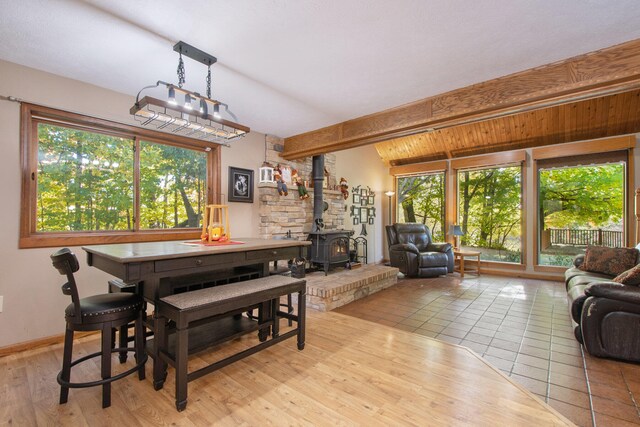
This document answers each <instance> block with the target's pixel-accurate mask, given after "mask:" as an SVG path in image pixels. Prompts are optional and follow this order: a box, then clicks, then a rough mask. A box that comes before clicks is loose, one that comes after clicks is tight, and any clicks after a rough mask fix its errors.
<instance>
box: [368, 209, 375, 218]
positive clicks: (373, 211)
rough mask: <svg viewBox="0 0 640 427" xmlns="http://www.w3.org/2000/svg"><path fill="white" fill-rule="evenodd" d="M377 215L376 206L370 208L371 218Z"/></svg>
mask: <svg viewBox="0 0 640 427" xmlns="http://www.w3.org/2000/svg"><path fill="white" fill-rule="evenodd" d="M375 217H376V208H369V218H375Z"/></svg>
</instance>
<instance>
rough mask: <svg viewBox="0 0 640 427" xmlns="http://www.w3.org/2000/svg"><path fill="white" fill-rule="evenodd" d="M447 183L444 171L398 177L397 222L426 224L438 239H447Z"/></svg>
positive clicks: (434, 237) (435, 238)
mask: <svg viewBox="0 0 640 427" xmlns="http://www.w3.org/2000/svg"><path fill="white" fill-rule="evenodd" d="M444 183H445V174H444V172H439V173H431V174H426V175H419V176H406V177H399V178H397V185H396V188H397V192H398V197H397V200H398V210H397V212H398V218H397V220H398V222H419V223H422V224H425V225H427V227H429V228H430V229H431V234H432V236H433V239H434V240H435V241H437V242H442V241H444V240H445V237H446V236H445V229H444V227H445V198H444V190H445V186H444Z"/></svg>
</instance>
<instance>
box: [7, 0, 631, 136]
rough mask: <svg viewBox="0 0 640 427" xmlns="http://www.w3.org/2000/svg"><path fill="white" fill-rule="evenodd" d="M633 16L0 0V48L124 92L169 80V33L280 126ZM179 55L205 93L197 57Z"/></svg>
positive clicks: (567, 53) (501, 4) (609, 30)
mask: <svg viewBox="0 0 640 427" xmlns="http://www.w3.org/2000/svg"><path fill="white" fill-rule="evenodd" d="M638 22H640V2H639V1H638V0H485V1H477V0H288V1H287V0H190V1H176V0H173V1H170V0H136V1H132V0H85V1H82V0H0V58H1V59H4V60H7V61H11V62H15V63H18V64H23V65H26V66H29V67H33V68H37V69H41V70H44V71H48V72H51V73H54V74H58V75H62V76H66V77H70V78H73V79H77V80H81V81H84V82H88V83H92V84H95V85H98V86H101V87H105V88H108V89H112V90H115V91H118V92H121V93H125V94H128V95H131V96H135V94H136V93H137V92H138V90H140V89H141V88H142V87H143V86H146V85H149V84H153V83H155V81H156V80H165V81H169V82H174V83H177V77H176V67H177V62H178V56H177V54H176V53H174V52H173V48H172V46H173V44H174V43H175V42H177V41H179V40H183V41H185V42H187V43H189V44H191V45H193V46H195V47H197V48H199V49H201V50H204V51H205V52H209V53H211V54H212V55H214V56H216V57H217V58H218V63H217V64H216V65H214V66H213V68H212V70H213V97H214V98H216V99H219V100H221V101H223V102H226V103H227V104H229V106H230V107H231V110H232V111H233V112H234V113H235V114H236V115H237V116H238V120H239V122H240V123H242V124H245V125H247V126H250V127H251V128H252V129H253V130H256V131H259V132H264V133H269V134H275V135H278V136H281V137H287V136H291V135H295V134H298V133H301V132H305V131H309V130H314V129H317V128H320V127H323V126H327V125H330V124H334V123H338V122H342V121H344V120H348V119H351V118H355V117H359V116H362V115H365V114H369V113H374V112H377V111H380V110H384V109H386V108H390V107H394V106H397V105H401V104H404V103H407V102H411V101H415V100H418V99H421V98H425V97H428V96H431V95H436V94H439V93H443V92H446V91H448V90H452V89H455V88H459V87H463V86H467V85H470V84H473V83H477V82H481V81H485V80H489V79H492V78H495V77H499V76H503V75H507V74H510V73H513V72H516V71H520V70H524V69H527V68H531V67H535V66H538V65H543V64H547V63H550V62H553V61H557V60H560V59H564V58H568V57H571V56H575V55H578V54H581V53H585V52H589V51H592V50H596V49H600V48H604V47H608V46H611V45H614V44H618V43H622V42H625V41H628V40H633V39H636V38H639V37H640V25H638ZM185 66H186V78H187V83H186V84H185V88H187V89H190V90H195V91H199V92H200V93H205V90H204V87H205V75H206V67H205V66H204V65H202V64H200V63H197V62H194V61H192V60H190V59H188V58H187V59H185ZM0 78H1V77H0ZM0 95H10V94H0Z"/></svg>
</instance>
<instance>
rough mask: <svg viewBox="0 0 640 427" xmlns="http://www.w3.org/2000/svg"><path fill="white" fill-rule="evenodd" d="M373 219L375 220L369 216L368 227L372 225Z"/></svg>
mask: <svg viewBox="0 0 640 427" xmlns="http://www.w3.org/2000/svg"><path fill="white" fill-rule="evenodd" d="M374 219H375V218H374V217H372V216H370V217H369V225H373V220H374Z"/></svg>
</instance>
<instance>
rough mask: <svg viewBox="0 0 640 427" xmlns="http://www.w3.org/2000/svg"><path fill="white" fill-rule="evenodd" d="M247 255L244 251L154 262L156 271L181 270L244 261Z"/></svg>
mask: <svg viewBox="0 0 640 427" xmlns="http://www.w3.org/2000/svg"><path fill="white" fill-rule="evenodd" d="M244 259H245V255H244V253H242V252H237V253H232V254H219V255H205V256H195V257H188V258H177V259H165V260H161V261H156V262H155V263H154V270H155V271H156V272H162V271H172V270H181V269H186V268H198V267H209V266H215V265H220V264H227V263H233V262H238V261H244Z"/></svg>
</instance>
